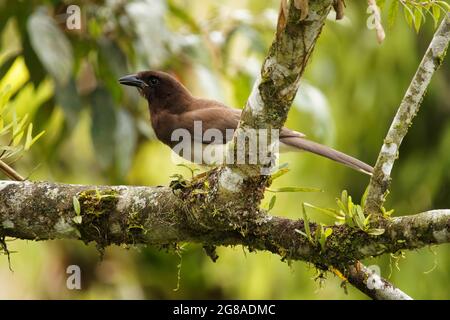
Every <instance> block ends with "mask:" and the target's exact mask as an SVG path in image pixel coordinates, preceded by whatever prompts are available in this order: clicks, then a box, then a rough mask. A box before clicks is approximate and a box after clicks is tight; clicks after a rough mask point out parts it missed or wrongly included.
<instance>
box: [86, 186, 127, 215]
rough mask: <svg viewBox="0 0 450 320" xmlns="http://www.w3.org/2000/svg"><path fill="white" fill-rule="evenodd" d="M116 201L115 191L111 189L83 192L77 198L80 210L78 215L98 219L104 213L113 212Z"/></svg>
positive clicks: (117, 197) (117, 198) (116, 194)
mask: <svg viewBox="0 0 450 320" xmlns="http://www.w3.org/2000/svg"><path fill="white" fill-rule="evenodd" d="M118 200H119V196H118V193H117V191H115V190H112V189H107V190H98V189H95V190H86V191H83V192H81V193H80V194H79V196H78V201H79V202H80V208H81V212H80V214H81V215H84V216H86V215H87V216H89V215H91V216H95V217H96V218H99V217H100V216H102V215H103V214H104V213H105V212H108V211H111V210H113V209H114V208H115V207H116V204H117V201H118Z"/></svg>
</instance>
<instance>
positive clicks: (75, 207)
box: [72, 196, 81, 216]
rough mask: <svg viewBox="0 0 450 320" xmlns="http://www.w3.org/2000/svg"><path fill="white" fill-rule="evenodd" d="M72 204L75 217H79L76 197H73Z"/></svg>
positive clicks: (79, 209) (79, 210)
mask: <svg viewBox="0 0 450 320" xmlns="http://www.w3.org/2000/svg"><path fill="white" fill-rule="evenodd" d="M72 202H73V210H75V213H76V214H77V216H79V215H80V214H81V208H80V201H78V198H77V197H76V196H73V198H72Z"/></svg>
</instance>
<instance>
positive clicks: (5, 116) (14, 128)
mask: <svg viewBox="0 0 450 320" xmlns="http://www.w3.org/2000/svg"><path fill="white" fill-rule="evenodd" d="M10 97H11V91H10V90H8V88H7V89H6V90H4V91H3V92H0V139H2V140H1V141H2V143H0V160H4V161H8V162H13V161H15V160H17V159H19V158H20V157H21V156H22V155H23V153H24V152H25V151H28V150H29V149H30V148H31V146H32V145H33V144H34V143H35V142H36V141H37V140H38V139H39V138H40V137H42V135H43V134H44V133H45V131H41V132H40V133H38V134H37V135H35V136H33V124H32V123H30V122H29V115H28V114H25V115H23V116H18V115H17V113H16V110H15V109H14V105H13V104H12V103H9V99H10Z"/></svg>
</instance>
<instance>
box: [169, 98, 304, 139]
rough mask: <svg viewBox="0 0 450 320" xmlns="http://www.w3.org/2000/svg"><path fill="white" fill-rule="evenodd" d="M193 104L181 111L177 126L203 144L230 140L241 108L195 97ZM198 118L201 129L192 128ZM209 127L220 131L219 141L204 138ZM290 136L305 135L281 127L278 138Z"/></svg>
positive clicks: (237, 122) (239, 116)
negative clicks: (187, 109) (181, 114)
mask: <svg viewBox="0 0 450 320" xmlns="http://www.w3.org/2000/svg"><path fill="white" fill-rule="evenodd" d="M194 105H195V108H189V111H187V112H185V113H183V117H179V123H178V126H177V128H185V129H187V130H188V131H189V132H190V133H191V135H192V136H193V137H194V140H195V141H202V143H204V144H210V143H226V142H228V141H230V140H231V138H232V137H233V134H232V131H231V130H233V131H234V130H236V128H237V126H238V124H239V119H240V118H241V113H242V110H240V109H235V108H230V107H228V106H226V105H224V104H222V103H220V102H217V101H213V100H207V99H197V100H196V103H195V104H194ZM200 120H202V121H201V129H202V130H201V131H200V130H194V125H195V121H200ZM198 125H199V123H197V126H198ZM209 129H217V130H218V131H219V132H220V133H221V135H222V137H223V139H222V140H220V141H217V139H205V136H204V134H205V132H206V131H207V130H209ZM227 129H228V131H227ZM194 131H195V132H194ZM230 132H231V133H230ZM200 133H201V134H200ZM291 137H292V138H293V137H299V138H300V137H305V135H304V134H303V133H300V132H297V131H293V130H290V129H288V128H286V127H283V128H281V130H280V139H282V138H291Z"/></svg>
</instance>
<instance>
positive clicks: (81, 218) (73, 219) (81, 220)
mask: <svg viewBox="0 0 450 320" xmlns="http://www.w3.org/2000/svg"><path fill="white" fill-rule="evenodd" d="M72 221H73V222H74V223H76V224H81V222H83V217H82V216H75V217H73V218H72Z"/></svg>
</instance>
